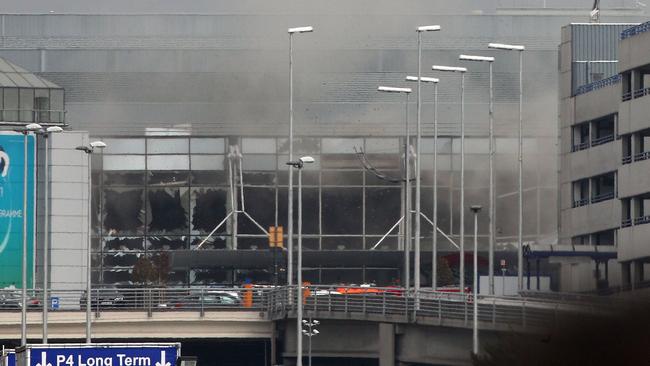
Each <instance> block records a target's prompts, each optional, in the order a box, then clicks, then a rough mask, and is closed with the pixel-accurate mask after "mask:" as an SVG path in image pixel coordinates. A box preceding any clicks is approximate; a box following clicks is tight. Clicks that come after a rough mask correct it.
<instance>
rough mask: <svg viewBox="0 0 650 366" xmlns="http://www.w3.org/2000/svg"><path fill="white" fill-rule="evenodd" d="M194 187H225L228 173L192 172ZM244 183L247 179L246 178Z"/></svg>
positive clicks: (220, 171) (221, 171)
mask: <svg viewBox="0 0 650 366" xmlns="http://www.w3.org/2000/svg"><path fill="white" fill-rule="evenodd" d="M191 174H192V185H208V186H216V185H225V184H226V183H227V182H228V173H226V172H225V171H223V170H219V171H197V170H194V169H193V170H192V172H191ZM244 181H246V179H245V178H244Z"/></svg>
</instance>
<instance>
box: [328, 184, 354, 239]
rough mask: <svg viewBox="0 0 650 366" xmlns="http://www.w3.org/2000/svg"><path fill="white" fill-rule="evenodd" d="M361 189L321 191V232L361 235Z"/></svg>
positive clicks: (329, 189)
mask: <svg viewBox="0 0 650 366" xmlns="http://www.w3.org/2000/svg"><path fill="white" fill-rule="evenodd" d="M361 203H362V189H361V188H324V189H323V232H324V233H325V234H360V233H361V220H360V219H361Z"/></svg>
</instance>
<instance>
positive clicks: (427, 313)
mask: <svg viewBox="0 0 650 366" xmlns="http://www.w3.org/2000/svg"><path fill="white" fill-rule="evenodd" d="M297 291H298V288H297V287H296V286H292V287H287V286H281V287H253V288H135V289H112V288H108V289H107V288H97V289H94V290H92V298H91V300H92V311H93V312H94V313H95V315H96V316H97V317H99V316H100V315H101V313H102V312H106V311H140V312H146V313H147V314H148V316H152V314H153V313H155V312H170V311H172V312H183V311H193V312H199V313H200V314H201V316H203V315H204V313H205V312H207V311H255V312H260V313H265V314H266V316H267V319H269V320H275V319H282V318H285V317H287V316H291V315H292V314H293V313H295V310H296V304H298V300H297V297H298V296H297V294H298V292H297ZM302 291H303V294H304V297H303V304H304V311H305V314H313V315H317V316H319V317H323V318H326V317H327V316H328V315H329V316H332V317H336V316H337V314H338V316H344V317H351V316H354V317H360V318H364V319H370V320H372V319H391V320H392V321H398V322H415V321H422V322H424V323H433V324H443V323H444V324H450V323H451V322H454V324H455V325H456V326H470V325H471V319H472V314H473V302H474V301H475V299H474V298H473V296H472V295H471V294H465V293H453V292H452V293H450V292H442V291H433V290H430V289H422V290H420V291H419V292H417V293H416V292H413V291H410V292H408V293H407V292H406V291H405V290H404V289H402V288H393V287H387V288H378V287H356V286H343V287H332V286H308V287H307V286H306V287H303V290H302ZM51 294H52V296H53V297H56V299H57V301H58V303H59V308H58V309H56V310H52V311H55V312H66V311H85V301H86V298H85V291H74V290H65V291H59V290H52V291H51ZM20 298H21V297H20V291H19V290H14V289H12V290H7V289H4V290H0V311H18V310H20V307H21V303H20ZM28 299H29V301H28V310H30V311H40V310H42V303H41V299H42V291H41V290H30V291H29V292H28ZM559 300H563V301H559ZM477 301H478V318H479V321H481V322H486V323H491V324H493V325H495V326H497V325H498V326H505V327H513V326H514V327H523V328H526V327H543V326H545V325H548V324H549V322H551V321H554V320H557V318H558V315H559V314H558V312H592V311H593V309H592V307H591V306H590V305H585V304H578V303H575V302H574V303H571V302H568V301H565V300H564V299H543V298H534V299H533V298H528V297H496V296H482V295H481V296H478V300H477Z"/></svg>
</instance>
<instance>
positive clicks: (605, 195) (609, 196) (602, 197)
mask: <svg viewBox="0 0 650 366" xmlns="http://www.w3.org/2000/svg"><path fill="white" fill-rule="evenodd" d="M614 197H616V193H614V192H607V193H603V194H599V195H597V196H593V197H591V203H598V202H603V201H607V200H611V199H612V198H614Z"/></svg>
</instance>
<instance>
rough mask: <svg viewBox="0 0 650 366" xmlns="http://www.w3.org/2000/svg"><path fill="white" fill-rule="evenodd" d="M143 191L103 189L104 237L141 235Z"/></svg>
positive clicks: (134, 189)
mask: <svg viewBox="0 0 650 366" xmlns="http://www.w3.org/2000/svg"><path fill="white" fill-rule="evenodd" d="M143 196H144V189H142V188H107V189H104V233H105V235H111V236H116V235H129V234H138V233H142V229H143V226H144V204H143V202H144V199H143Z"/></svg>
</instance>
